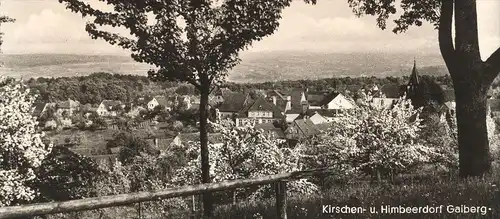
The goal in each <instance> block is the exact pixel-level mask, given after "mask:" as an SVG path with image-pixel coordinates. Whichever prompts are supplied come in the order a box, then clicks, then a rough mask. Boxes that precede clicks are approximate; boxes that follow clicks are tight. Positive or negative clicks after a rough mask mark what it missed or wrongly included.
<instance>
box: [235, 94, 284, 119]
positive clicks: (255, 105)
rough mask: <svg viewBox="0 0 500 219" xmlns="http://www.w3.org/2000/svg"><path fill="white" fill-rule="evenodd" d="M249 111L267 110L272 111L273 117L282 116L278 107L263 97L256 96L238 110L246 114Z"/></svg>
mask: <svg viewBox="0 0 500 219" xmlns="http://www.w3.org/2000/svg"><path fill="white" fill-rule="evenodd" d="M249 111H267V112H272V113H273V118H282V117H283V115H282V114H281V111H280V109H279V108H278V107H277V106H275V105H274V104H272V103H269V102H268V101H266V100H265V99H264V98H263V97H260V98H258V99H257V100H255V101H253V102H252V103H250V104H247V106H246V107H244V108H243V110H242V111H240V114H246V113H248V112H249Z"/></svg>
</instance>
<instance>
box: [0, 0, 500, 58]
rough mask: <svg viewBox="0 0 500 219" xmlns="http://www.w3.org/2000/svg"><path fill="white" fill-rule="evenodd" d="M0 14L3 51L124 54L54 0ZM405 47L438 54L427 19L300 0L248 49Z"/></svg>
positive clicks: (488, 2) (492, 24)
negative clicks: (409, 23) (387, 22)
mask: <svg viewBox="0 0 500 219" xmlns="http://www.w3.org/2000/svg"><path fill="white" fill-rule="evenodd" d="M0 1H1V2H2V5H1V6H0V14H4V15H8V16H10V17H13V18H15V19H17V21H16V22H15V23H12V24H4V25H3V26H2V27H1V28H2V29H1V31H2V32H5V36H4V45H3V48H2V50H3V53H5V54H25V53H71V54H113V55H127V54H128V53H127V51H124V50H122V49H121V48H118V47H115V46H111V45H109V44H107V43H106V42H104V41H103V40H92V39H90V37H89V36H88V34H87V33H86V32H85V22H86V21H85V20H84V19H82V17H81V16H80V15H78V14H75V13H72V12H70V11H68V10H67V9H65V7H64V5H63V4H61V3H59V2H58V1H57V0H0ZM88 1H91V2H92V1H94V2H95V1H97V0H88ZM499 10H500V1H498V0H478V19H479V36H480V46H481V51H482V56H483V59H484V57H487V56H489V55H490V54H491V53H492V52H493V51H494V50H495V49H496V48H498V47H500V13H498V11H499ZM260 51H306V52H333V53H335V52H386V53H390V52H409V53H426V54H439V48H438V43H437V31H436V30H434V28H433V26H432V25H430V24H424V25H423V26H422V27H411V28H410V30H409V31H407V32H406V33H404V34H398V35H396V34H394V33H392V32H391V30H390V28H389V29H387V30H380V29H379V28H378V27H376V22H375V19H374V18H373V17H362V18H358V17H356V16H354V15H353V13H352V11H351V9H350V8H349V7H348V4H347V0H319V2H318V4H317V5H308V4H305V3H303V2H302V1H300V0H296V1H295V2H293V3H292V6H290V7H289V8H287V9H285V11H284V12H283V18H282V20H281V21H280V27H279V28H278V30H277V31H276V32H275V34H273V35H271V36H269V37H266V38H265V39H264V40H262V41H260V42H257V43H255V44H254V45H253V47H252V48H251V49H250V50H249V52H260Z"/></svg>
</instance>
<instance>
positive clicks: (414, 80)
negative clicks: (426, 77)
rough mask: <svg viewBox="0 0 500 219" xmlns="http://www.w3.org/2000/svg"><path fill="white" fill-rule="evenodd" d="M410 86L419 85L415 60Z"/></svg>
mask: <svg viewBox="0 0 500 219" xmlns="http://www.w3.org/2000/svg"><path fill="white" fill-rule="evenodd" d="M410 84H414V85H416V84H418V71H417V60H416V59H415V58H413V69H412V71H411V76H410Z"/></svg>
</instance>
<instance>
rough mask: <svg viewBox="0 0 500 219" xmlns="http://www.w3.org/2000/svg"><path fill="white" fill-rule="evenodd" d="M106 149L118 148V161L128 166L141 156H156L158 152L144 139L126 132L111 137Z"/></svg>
mask: <svg viewBox="0 0 500 219" xmlns="http://www.w3.org/2000/svg"><path fill="white" fill-rule="evenodd" d="M106 147H107V148H115V147H120V148H121V149H120V155H119V160H120V162H122V163H123V164H128V163H130V162H132V161H133V159H134V158H135V157H137V156H140V155H141V154H143V153H145V154H157V153H158V151H157V150H156V149H155V148H153V146H152V145H149V144H148V143H147V142H146V141H144V139H142V138H140V137H138V136H136V135H134V134H132V133H128V132H121V133H119V134H117V135H115V136H114V137H113V139H112V140H111V141H109V142H108V143H107V145H106Z"/></svg>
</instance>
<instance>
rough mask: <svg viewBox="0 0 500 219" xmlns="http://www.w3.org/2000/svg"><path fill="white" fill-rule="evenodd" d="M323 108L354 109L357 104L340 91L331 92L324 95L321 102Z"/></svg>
mask: <svg viewBox="0 0 500 219" xmlns="http://www.w3.org/2000/svg"><path fill="white" fill-rule="evenodd" d="M320 106H321V109H329V110H338V111H341V110H346V109H347V110H348V109H354V108H355V105H354V103H353V102H352V101H350V100H348V99H347V98H346V97H345V96H344V95H342V94H341V93H339V92H335V91H334V92H330V93H329V94H328V95H326V96H325V97H323V100H322V101H321V102H320Z"/></svg>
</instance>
